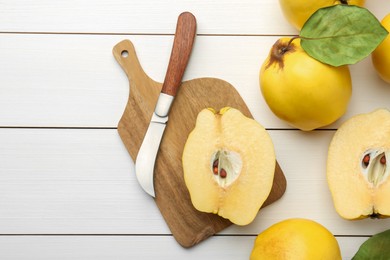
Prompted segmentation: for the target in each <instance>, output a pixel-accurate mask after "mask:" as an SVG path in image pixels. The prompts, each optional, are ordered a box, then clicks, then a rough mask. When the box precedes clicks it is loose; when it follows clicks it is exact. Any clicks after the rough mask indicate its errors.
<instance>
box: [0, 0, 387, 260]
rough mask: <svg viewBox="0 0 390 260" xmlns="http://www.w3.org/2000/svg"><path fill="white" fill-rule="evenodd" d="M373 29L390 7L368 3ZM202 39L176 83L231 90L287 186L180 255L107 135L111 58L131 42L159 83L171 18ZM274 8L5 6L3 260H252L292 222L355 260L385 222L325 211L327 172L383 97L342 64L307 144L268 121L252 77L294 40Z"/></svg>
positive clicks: (115, 82)
mask: <svg viewBox="0 0 390 260" xmlns="http://www.w3.org/2000/svg"><path fill="white" fill-rule="evenodd" d="M367 8H369V9H370V10H371V11H372V12H373V13H374V14H375V15H377V17H378V19H382V18H383V17H384V16H385V14H387V13H389V12H390V2H389V1H383V0H367ZM182 11H191V12H192V13H193V14H194V15H195V16H196V17H197V21H198V30H197V32H198V36H197V39H196V42H195V46H194V50H193V53H192V58H191V60H190V63H189V66H188V68H187V71H186V74H185V79H192V78H197V77H205V76H210V77H216V78H221V79H224V80H226V81H228V82H230V83H231V84H232V85H234V86H235V87H236V89H237V90H238V91H239V93H240V94H241V95H242V97H243V99H244V100H245V101H246V103H247V105H248V107H249V108H250V110H251V112H252V114H253V115H254V117H255V119H257V120H258V121H259V122H260V123H262V124H263V125H264V126H265V127H266V128H267V129H269V131H270V134H271V136H272V138H273V141H274V144H275V148H276V153H277V158H278V161H279V163H280V165H281V167H282V169H283V170H284V173H285V175H286V178H287V182H288V187H287V191H286V193H285V195H284V196H283V197H282V199H280V200H279V201H277V202H276V203H274V204H272V205H270V206H268V207H266V208H265V209H264V210H262V211H261V212H260V214H259V215H258V217H257V218H256V220H255V221H254V222H253V223H252V224H250V225H249V226H246V227H237V226H232V227H229V228H228V229H226V230H224V231H223V232H221V233H220V234H218V235H216V236H213V237H211V238H209V239H207V240H206V241H204V242H202V243H201V244H199V245H197V246H195V247H193V248H191V249H184V248H182V247H181V246H180V245H178V244H177V243H176V241H175V240H174V238H173V237H172V236H171V235H170V231H169V229H168V228H167V226H166V224H165V222H164V220H163V219H162V217H161V215H160V212H159V211H158V209H157V207H156V205H155V204H154V201H153V200H152V198H150V197H148V196H147V195H146V194H145V193H144V192H143V191H142V190H141V189H140V187H139V186H138V184H137V181H136V178H135V174H134V169H133V168H134V164H133V162H132V161H131V159H130V156H129V155H128V153H127V151H126V150H125V148H124V145H123V144H122V142H121V140H120V138H119V136H118V133H117V130H116V126H117V123H118V121H119V119H120V117H121V115H122V112H123V110H124V107H125V105H126V102H127V97H128V94H129V86H128V81H127V78H126V76H125V74H124V72H123V71H122V70H121V68H120V66H119V65H118V64H117V63H116V61H115V59H114V57H113V56H112V53H111V51H112V47H113V46H114V45H115V44H116V43H118V42H119V41H121V40H123V39H130V40H131V41H132V42H133V43H134V45H135V48H136V51H137V54H138V56H139V59H140V62H141V64H142V66H143V67H144V69H145V71H146V72H147V73H148V74H149V75H150V76H151V77H152V78H154V79H155V80H157V81H160V82H162V81H163V78H164V74H165V70H166V66H167V64H168V59H169V55H170V50H171V45H172V42H173V33H174V30H175V26H176V19H177V16H178V15H179V14H180V13H181V12H182ZM295 34H297V31H295V29H293V28H292V27H291V26H290V25H289V24H288V23H287V22H286V20H285V19H284V17H283V16H282V13H281V10H280V8H279V4H278V1H277V0H257V1H255V0H244V1H243V0H207V1H206V0H198V1H189V0H185V1H180V0H127V1H125V0H110V1H108V0H107V1H93V0H85V1H76V0H62V1H59V0H58V1H49V0H36V1H26V0H0V259H18V260H19V259H156V258H159V259H248V256H249V254H250V251H251V249H252V246H253V242H254V239H255V237H256V235H257V234H258V233H259V232H261V231H262V230H264V229H265V228H267V227H269V226H270V225H272V224H274V223H276V222H278V221H280V220H283V219H287V218H293V217H304V218H309V219H313V220H315V221H317V222H319V223H321V224H323V225H324V226H326V227H327V228H328V229H329V230H330V231H331V232H332V233H333V234H335V236H336V237H337V240H338V241H339V243H340V247H341V251H342V255H343V258H344V259H350V258H351V256H353V255H354V253H355V252H356V251H357V249H358V247H359V245H360V244H361V243H362V242H363V241H365V240H366V239H367V237H368V236H370V235H372V234H375V233H377V232H380V231H383V230H386V229H388V228H390V220H371V219H366V220H362V221H346V220H343V219H341V218H340V217H339V216H338V215H337V213H336V212H335V210H334V207H333V203H332V200H331V195H330V193H329V190H328V186H327V182H326V176H325V164H326V157H327V147H328V144H329V142H330V140H331V138H332V136H333V134H334V132H335V129H337V127H338V126H339V125H340V124H341V123H342V122H343V121H344V120H346V119H347V118H349V117H351V116H352V115H355V114H357V113H362V112H369V111H371V110H373V109H375V108H378V107H387V108H390V105H389V104H390V103H389V100H390V86H389V85H386V84H385V83H384V82H382V81H381V80H380V79H379V78H378V77H377V75H376V74H375V71H374V70H373V67H372V64H371V60H370V58H367V59H365V60H364V61H362V62H360V63H358V64H356V65H353V66H351V73H352V77H353V96H352V100H351V102H350V105H349V108H348V111H347V113H346V114H345V116H344V117H342V118H341V119H340V120H339V121H338V122H336V123H335V124H333V125H331V126H329V127H327V128H326V130H317V131H313V132H308V133H304V132H301V131H298V130H294V129H291V128H290V127H289V126H288V125H286V124H285V123H283V122H281V121H280V120H279V119H277V118H276V117H275V116H274V115H273V114H272V113H271V111H270V110H269V109H268V107H267V105H266V104H265V103H264V100H263V98H262V96H261V94H260V90H259V84H258V72H259V69H260V66H261V64H262V62H263V61H264V59H265V58H266V56H267V55H268V51H269V49H270V48H271V46H272V44H273V43H274V42H275V41H276V40H277V39H278V38H280V37H281V36H283V35H295Z"/></svg>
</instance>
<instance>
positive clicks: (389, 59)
mask: <svg viewBox="0 0 390 260" xmlns="http://www.w3.org/2000/svg"><path fill="white" fill-rule="evenodd" d="M382 25H383V27H385V28H386V30H387V31H390V14H388V15H386V17H385V18H384V19H383V20H382ZM371 58H372V63H373V64H374V68H375V69H376V71H377V72H378V74H379V76H380V77H381V78H382V79H383V80H384V81H386V82H387V83H390V36H389V35H387V37H386V39H385V40H384V41H383V42H382V43H381V44H380V45H379V46H378V47H377V48H376V49H375V50H374V51H373V53H372V55H371Z"/></svg>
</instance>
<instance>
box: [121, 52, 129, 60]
mask: <svg viewBox="0 0 390 260" xmlns="http://www.w3.org/2000/svg"><path fill="white" fill-rule="evenodd" d="M121 56H122V57H123V58H127V57H129V52H128V51H127V50H123V51H122V52H121Z"/></svg>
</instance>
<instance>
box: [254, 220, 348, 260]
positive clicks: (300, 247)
mask: <svg viewBox="0 0 390 260" xmlns="http://www.w3.org/2000/svg"><path fill="white" fill-rule="evenodd" d="M268 259H272V260H287V259H288V260H313V259H332V260H338V259H341V253H340V247H339V244H338V242H337V240H336V239H335V237H334V236H333V235H332V233H330V231H329V230H327V229H326V228H325V227H324V226H322V225H321V224H319V223H317V222H315V221H312V220H308V219H287V220H284V221H281V222H279V223H276V224H274V225H272V226H271V227H269V228H268V229H266V230H265V231H263V232H262V233H260V234H259V235H258V236H257V238H256V240H255V244H254V247H253V250H252V253H251V255H250V260H268Z"/></svg>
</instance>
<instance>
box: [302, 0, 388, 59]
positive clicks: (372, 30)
mask: <svg viewBox="0 0 390 260" xmlns="http://www.w3.org/2000/svg"><path fill="white" fill-rule="evenodd" d="M387 34H388V32H387V30H386V29H385V28H384V27H383V26H382V25H381V24H380V22H379V21H378V19H377V18H376V17H375V16H374V15H373V14H372V13H371V12H370V11H368V10H367V9H366V8H362V7H358V6H354V5H342V4H339V5H335V6H330V7H325V8H321V9H319V10H318V11H317V12H315V13H314V14H313V15H312V16H311V17H310V18H309V20H307V22H306V23H305V24H304V25H303V27H302V30H301V33H300V35H299V36H300V38H301V45H302V48H303V49H304V50H305V51H306V52H307V53H308V54H309V55H310V56H312V57H313V58H315V59H317V60H319V61H321V62H323V63H326V64H329V65H332V66H341V65H346V64H355V63H357V62H358V61H360V60H362V59H364V58H365V57H367V56H368V55H370V53H371V52H372V51H374V50H375V49H376V47H377V46H378V45H379V44H380V43H381V42H382V41H383V40H384V39H385V38H386V36H387Z"/></svg>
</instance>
